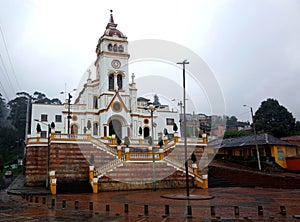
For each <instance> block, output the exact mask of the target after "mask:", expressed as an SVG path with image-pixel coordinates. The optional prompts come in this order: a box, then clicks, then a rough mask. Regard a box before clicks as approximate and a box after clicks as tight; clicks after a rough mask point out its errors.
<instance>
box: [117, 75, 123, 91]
mask: <svg viewBox="0 0 300 222" xmlns="http://www.w3.org/2000/svg"><path fill="white" fill-rule="evenodd" d="M122 80H123V77H122V75H121V74H118V75H117V84H118V90H121V89H122V88H123V82H122Z"/></svg>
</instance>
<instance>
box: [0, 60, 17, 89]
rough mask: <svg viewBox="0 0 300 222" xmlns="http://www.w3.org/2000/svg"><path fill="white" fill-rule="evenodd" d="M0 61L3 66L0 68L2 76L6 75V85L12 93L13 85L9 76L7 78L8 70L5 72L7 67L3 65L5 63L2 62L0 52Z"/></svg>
mask: <svg viewBox="0 0 300 222" xmlns="http://www.w3.org/2000/svg"><path fill="white" fill-rule="evenodd" d="M0 61H1V64H2V66H3V69H2V68H1V70H2V73H3V74H4V77H5V76H6V81H7V82H8V85H9V86H8V87H9V89H11V90H12V92H13V94H14V93H15V90H14V87H13V85H12V83H11V81H10V78H9V75H8V72H7V69H6V66H5V63H4V60H3V58H2V56H1V54H0ZM0 67H1V66H0Z"/></svg>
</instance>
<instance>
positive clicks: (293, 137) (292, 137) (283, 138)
mask: <svg viewBox="0 0 300 222" xmlns="http://www.w3.org/2000/svg"><path fill="white" fill-rule="evenodd" d="M280 139H281V140H285V141H300V136H288V137H282V138H280Z"/></svg>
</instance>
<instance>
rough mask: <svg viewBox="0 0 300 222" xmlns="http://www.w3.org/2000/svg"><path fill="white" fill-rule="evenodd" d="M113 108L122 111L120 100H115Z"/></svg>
mask: <svg viewBox="0 0 300 222" xmlns="http://www.w3.org/2000/svg"><path fill="white" fill-rule="evenodd" d="M112 108H113V110H114V111H115V112H120V111H121V103H119V102H117V101H116V102H114V104H113V106H112Z"/></svg>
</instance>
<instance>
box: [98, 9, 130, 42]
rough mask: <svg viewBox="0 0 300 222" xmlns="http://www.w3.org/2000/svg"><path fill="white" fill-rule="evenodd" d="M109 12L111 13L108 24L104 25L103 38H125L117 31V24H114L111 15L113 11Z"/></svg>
mask: <svg viewBox="0 0 300 222" xmlns="http://www.w3.org/2000/svg"><path fill="white" fill-rule="evenodd" d="M110 12H111V14H110V19H109V22H108V24H107V25H106V30H105V32H104V35H103V36H110V37H113V36H118V37H119V38H125V36H124V34H123V33H122V32H121V31H119V30H118V29H117V26H118V24H116V23H115V22H114V17H113V14H112V12H113V11H112V10H110Z"/></svg>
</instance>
